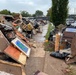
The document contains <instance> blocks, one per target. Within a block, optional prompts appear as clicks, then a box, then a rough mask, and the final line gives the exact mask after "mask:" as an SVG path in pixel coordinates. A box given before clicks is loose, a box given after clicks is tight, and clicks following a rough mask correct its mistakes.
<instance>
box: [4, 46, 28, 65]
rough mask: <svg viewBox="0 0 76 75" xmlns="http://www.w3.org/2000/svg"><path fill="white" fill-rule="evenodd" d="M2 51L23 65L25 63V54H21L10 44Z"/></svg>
mask: <svg viewBox="0 0 76 75" xmlns="http://www.w3.org/2000/svg"><path fill="white" fill-rule="evenodd" d="M4 53H5V54H7V55H8V56H10V57H11V58H13V59H14V60H15V61H17V62H19V63H21V64H23V65H25V64H26V58H27V57H26V55H25V54H23V53H22V52H21V51H20V50H18V49H17V48H15V47H14V46H12V45H9V46H8V47H7V48H6V49H5V50H4Z"/></svg>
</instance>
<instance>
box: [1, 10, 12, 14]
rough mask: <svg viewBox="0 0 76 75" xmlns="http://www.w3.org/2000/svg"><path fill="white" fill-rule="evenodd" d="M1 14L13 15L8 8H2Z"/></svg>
mask: <svg viewBox="0 0 76 75" xmlns="http://www.w3.org/2000/svg"><path fill="white" fill-rule="evenodd" d="M0 14H5V15H11V12H10V11H9V10H7V9H4V10H1V11H0Z"/></svg>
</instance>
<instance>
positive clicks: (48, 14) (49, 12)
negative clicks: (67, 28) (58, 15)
mask: <svg viewBox="0 0 76 75" xmlns="http://www.w3.org/2000/svg"><path fill="white" fill-rule="evenodd" d="M51 12H52V10H51V8H49V10H48V11H47V15H46V16H48V17H49V18H50V21H51Z"/></svg>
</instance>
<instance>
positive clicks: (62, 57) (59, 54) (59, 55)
mask: <svg viewBox="0 0 76 75" xmlns="http://www.w3.org/2000/svg"><path fill="white" fill-rule="evenodd" d="M69 54H70V53H65V52H63V53H62V54H61V53H59V51H57V52H52V53H51V54H50V56H53V57H56V58H60V59H64V58H65V57H67V56H68V55H69Z"/></svg>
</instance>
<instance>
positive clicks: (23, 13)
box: [21, 11, 31, 17]
mask: <svg viewBox="0 0 76 75" xmlns="http://www.w3.org/2000/svg"><path fill="white" fill-rule="evenodd" d="M21 15H22V16H23V17H30V16H31V14H29V13H28V12H27V11H21Z"/></svg>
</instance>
